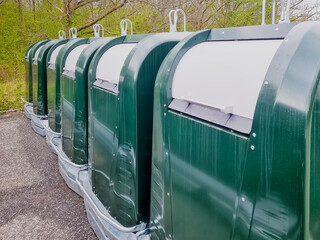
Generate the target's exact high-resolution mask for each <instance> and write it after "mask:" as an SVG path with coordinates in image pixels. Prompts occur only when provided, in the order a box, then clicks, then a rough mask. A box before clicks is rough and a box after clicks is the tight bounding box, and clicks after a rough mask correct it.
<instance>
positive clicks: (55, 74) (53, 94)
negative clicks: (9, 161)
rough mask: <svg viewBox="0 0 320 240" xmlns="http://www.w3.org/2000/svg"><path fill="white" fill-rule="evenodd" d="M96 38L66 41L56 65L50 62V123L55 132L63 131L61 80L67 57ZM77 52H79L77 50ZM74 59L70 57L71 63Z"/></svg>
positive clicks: (48, 75) (48, 85)
mask: <svg viewBox="0 0 320 240" xmlns="http://www.w3.org/2000/svg"><path fill="white" fill-rule="evenodd" d="M94 40H95V39H94V38H78V39H71V40H69V41H68V43H66V44H65V45H64V46H63V47H62V48H61V49H60V50H59V52H58V55H57V57H56V59H55V62H54V65H55V66H53V64H49V67H48V70H47V71H48V73H47V81H48V83H47V88H48V93H49V94H48V114H49V115H48V125H49V127H50V129H51V130H52V131H54V132H57V133H60V132H61V89H60V82H61V77H62V72H63V71H64V69H63V68H64V67H65V64H66V59H67V57H68V55H69V54H70V53H71V52H72V51H73V50H74V49H75V48H77V49H78V50H79V49H81V48H85V47H86V46H88V44H90V43H91V42H92V41H94ZM75 52H78V51H77V50H76V51H75ZM72 62H73V59H70V62H69V63H70V64H75V63H72Z"/></svg>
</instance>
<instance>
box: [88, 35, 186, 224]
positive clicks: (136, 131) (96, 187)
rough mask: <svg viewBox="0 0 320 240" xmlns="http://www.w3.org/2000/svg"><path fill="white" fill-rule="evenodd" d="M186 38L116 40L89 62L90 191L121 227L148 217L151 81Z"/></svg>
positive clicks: (144, 36)
mask: <svg viewBox="0 0 320 240" xmlns="http://www.w3.org/2000/svg"><path fill="white" fill-rule="evenodd" d="M187 34H189V33H161V34H154V35H133V36H122V37H118V38H116V39H114V40H112V41H110V42H109V43H107V44H105V45H104V46H102V47H101V48H100V49H99V50H98V51H97V52H96V54H95V56H94V57H93V60H92V61H91V64H90V69H89V104H88V107H89V138H88V139H89V150H88V156H89V165H90V166H91V167H90V169H89V171H91V172H90V173H91V182H92V189H93V192H94V193H95V194H96V196H97V198H98V199H99V200H100V202H101V203H102V204H103V205H104V206H105V208H106V209H108V211H109V213H110V215H111V217H113V218H114V219H116V221H118V222H119V223H120V224H121V225H122V226H124V227H132V226H135V225H137V224H139V223H140V222H141V221H143V222H147V221H148V219H149V201H150V172H151V171H150V166H151V136H152V109H153V88H154V81H155V77H156V74H157V72H158V69H159V67H160V65H161V63H162V61H163V59H164V58H165V57H166V55H167V54H168V52H169V51H170V50H171V49H172V48H173V47H174V46H175V45H176V44H177V43H178V42H179V41H180V40H181V39H183V38H184V37H185V36H186V35H187Z"/></svg>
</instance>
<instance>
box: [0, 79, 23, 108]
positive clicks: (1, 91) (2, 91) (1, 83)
mask: <svg viewBox="0 0 320 240" xmlns="http://www.w3.org/2000/svg"><path fill="white" fill-rule="evenodd" d="M25 88H26V87H25V82H24V80H0V112H1V111H7V110H13V109H20V108H22V107H23V102H22V100H21V99H20V98H21V97H22V96H25V95H26V93H25V92H26V89H25Z"/></svg>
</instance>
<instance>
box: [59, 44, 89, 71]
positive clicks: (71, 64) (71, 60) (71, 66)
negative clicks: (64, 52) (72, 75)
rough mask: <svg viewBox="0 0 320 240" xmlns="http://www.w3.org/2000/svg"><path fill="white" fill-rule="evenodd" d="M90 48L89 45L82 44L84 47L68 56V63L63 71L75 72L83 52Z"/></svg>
mask: <svg viewBox="0 0 320 240" xmlns="http://www.w3.org/2000/svg"><path fill="white" fill-rule="evenodd" d="M88 46H89V44H82V45H80V46H78V47H75V48H74V49H72V50H71V52H70V53H69V54H68V56H67V59H66V63H65V65H64V68H63V70H66V71H70V72H75V71H76V65H77V61H78V59H79V56H80V54H81V53H82V51H83V50H84V49H85V48H86V47H88Z"/></svg>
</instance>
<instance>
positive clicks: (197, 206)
mask: <svg viewBox="0 0 320 240" xmlns="http://www.w3.org/2000/svg"><path fill="white" fill-rule="evenodd" d="M168 132H169V148H170V156H169V157H170V160H171V176H172V212H173V231H174V238H175V239H176V240H187V239H190V240H191V239H199V240H201V239H203V240H206V239H212V236H219V238H217V239H229V238H230V236H231V234H232V222H233V216H234V214H235V211H236V209H235V206H236V199H237V196H238V193H239V191H240V185H241V179H242V172H243V167H244V162H245V157H246V152H247V146H248V141H247V140H246V138H243V137H239V136H237V135H234V134H233V133H228V132H225V131H223V130H221V129H217V128H215V127H213V126H210V125H207V124H205V123H201V122H199V121H197V120H195V119H191V118H189V117H185V116H182V115H180V114H177V113H174V112H169V115H168ZM200 233H201V234H200Z"/></svg>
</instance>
